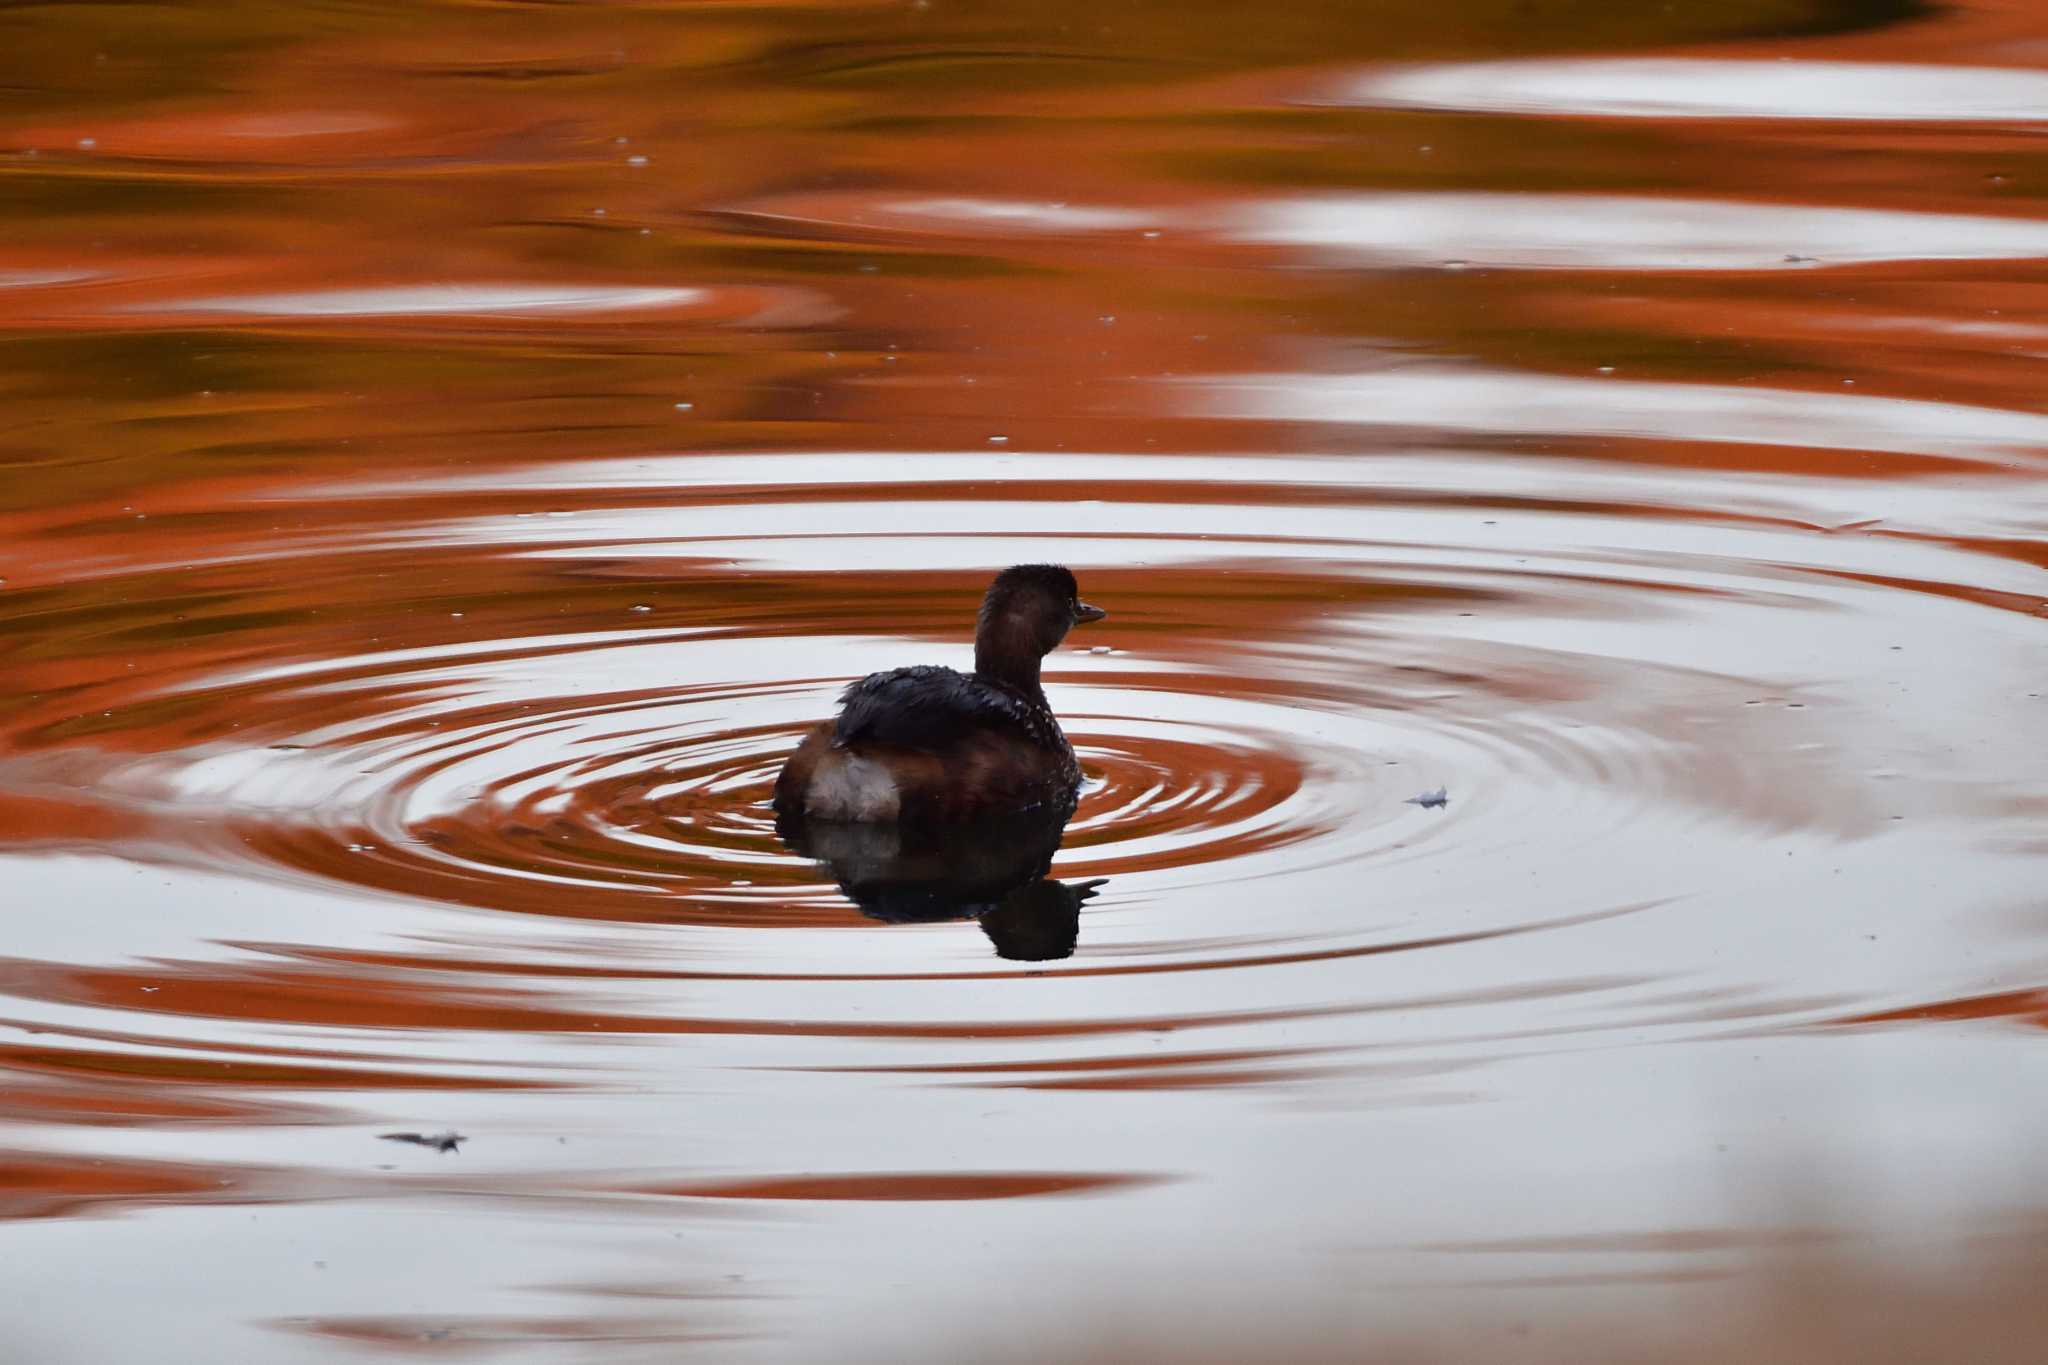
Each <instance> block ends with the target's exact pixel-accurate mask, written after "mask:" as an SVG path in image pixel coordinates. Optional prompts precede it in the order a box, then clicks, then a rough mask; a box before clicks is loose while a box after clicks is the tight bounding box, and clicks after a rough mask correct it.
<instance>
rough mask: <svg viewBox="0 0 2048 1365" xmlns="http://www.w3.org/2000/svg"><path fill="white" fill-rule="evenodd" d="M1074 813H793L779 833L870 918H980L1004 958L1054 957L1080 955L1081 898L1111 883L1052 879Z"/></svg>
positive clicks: (1064, 808)
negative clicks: (909, 817)
mask: <svg viewBox="0 0 2048 1365" xmlns="http://www.w3.org/2000/svg"><path fill="white" fill-rule="evenodd" d="M1073 813H1074V806H1073V803H1072V802H1067V803H1065V804H1063V805H1055V806H1050V807H1046V808H1042V809H1039V810H1030V811H1024V812H1021V813H1019V814H1016V815H1010V816H1004V817H1002V818H1001V819H996V820H986V821H980V822H977V823H975V824H971V825H952V826H947V827H944V828H927V827H919V826H915V825H876V824H853V823H846V822H840V821H833V820H805V819H803V818H802V817H800V816H786V817H784V818H783V819H781V820H778V821H777V822H776V826H775V832H776V833H777V834H779V835H781V836H782V841H783V842H784V843H786V844H788V845H789V847H790V848H791V849H792V850H793V851H794V852H797V853H800V854H802V855H803V856H804V857H806V858H814V859H816V860H817V862H818V866H819V868H820V870H822V871H823V872H824V873H825V874H826V875H827V876H829V877H831V878H832V880H833V881H835V882H837V883H839V890H840V891H841V893H842V894H844V895H845V896H846V898H847V899H848V900H850V901H852V902H853V903H854V904H855V905H857V906H859V907H860V911H861V913H862V914H864V915H866V916H868V917H869V918H870V919H877V920H881V921H882V922H883V923H885V924H926V923H931V922H933V921H936V920H948V919H978V920H980V921H981V928H982V932H984V933H986V934H987V935H988V938H989V942H990V943H992V944H994V945H995V950H996V954H997V955H998V956H1000V957H1005V958H1009V959H1011V960H1012V961H1017V962H1049V961H1052V960H1054V959H1057V958H1063V957H1072V956H1073V953H1074V944H1075V941H1076V940H1077V939H1078V937H1079V936H1080V922H1081V904H1082V902H1083V901H1086V900H1087V899H1088V898H1089V897H1091V896H1093V895H1094V894H1095V890H1096V888H1097V887H1099V886H1101V885H1102V883H1103V881H1104V880H1105V879H1104V878H1100V877H1098V878H1095V879H1094V880H1092V881H1085V882H1060V881H1054V880H1052V879H1051V878H1048V877H1047V876H1046V875H1045V874H1046V872H1047V870H1048V869H1050V868H1051V866H1052V859H1053V855H1054V854H1055V853H1057V852H1059V847H1060V836H1061V835H1062V834H1063V833H1065V831H1066V827H1067V821H1068V819H1069V818H1071V817H1072V815H1073Z"/></svg>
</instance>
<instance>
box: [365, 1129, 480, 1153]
mask: <svg viewBox="0 0 2048 1365" xmlns="http://www.w3.org/2000/svg"><path fill="white" fill-rule="evenodd" d="M377 1136H378V1137H380V1138H382V1139H384V1140H385V1141H386V1142H410V1143H411V1144H412V1145H413V1146H415V1147H432V1148H433V1149H434V1150H435V1151H437V1152H452V1151H454V1150H455V1149H456V1148H458V1147H460V1146H461V1145H462V1144H463V1143H465V1142H467V1141H469V1139H468V1138H466V1137H464V1136H463V1135H462V1134H461V1133H457V1132H452V1131H451V1132H446V1133H379V1134H377Z"/></svg>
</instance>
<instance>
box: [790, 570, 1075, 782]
mask: <svg viewBox="0 0 2048 1365" xmlns="http://www.w3.org/2000/svg"><path fill="white" fill-rule="evenodd" d="M1107 614H1108V613H1106V612H1104V611H1103V610H1102V609H1101V608H1100V607H1092V606H1090V605H1088V604H1087V603H1086V602H1083V601H1082V600H1081V598H1080V596H1079V589H1078V588H1077V587H1076V586H1075V583H1074V575H1073V574H1071V573H1069V572H1068V571H1067V570H1065V569H1063V568H1061V567H1060V566H1059V565H1057V564H1019V565H1017V566H1016V567H1014V568H1009V569H1005V570H1003V571H1002V572H1001V573H999V574H997V575H996V579H995V582H993V583H991V584H989V588H988V594H987V596H985V597H983V598H982V599H981V615H980V616H979V617H978V618H977V619H976V621H975V626H974V672H972V673H959V672H956V671H954V670H953V669H950V668H939V667H935V666H933V665H930V664H920V665H918V666H917V667H915V668H896V669H891V670H890V671H888V672H886V673H871V674H869V675H868V676H867V677H865V678H862V679H861V680H860V681H859V682H857V683H854V684H853V685H852V686H850V687H848V688H847V689H846V691H845V692H844V693H843V694H841V696H840V699H839V702H840V706H839V718H838V719H837V720H833V721H825V722H823V723H821V724H819V725H818V726H816V727H815V728H813V729H812V731H811V732H810V734H808V735H806V736H805V737H804V742H803V743H802V744H801V745H799V746H798V747H797V751H796V752H795V753H794V754H792V755H790V758H789V762H788V763H786V764H784V765H783V768H782V775H781V776H780V777H778V778H776V780H775V809H776V810H777V811H779V812H781V813H783V814H784V815H793V816H809V817H813V818H816V819H822V820H866V821H876V820H903V821H924V820H941V821H944V820H970V819H974V818H976V817H978V816H983V815H995V814H999V813H1001V812H1005V811H1017V810H1025V809H1028V808H1030V807H1032V806H1036V805H1040V804H1042V803H1045V802H1050V801H1068V800H1071V799H1072V798H1073V795H1074V791H1075V789H1076V788H1077V787H1079V785H1080V782H1081V765H1080V764H1079V763H1078V762H1076V761H1075V759H1074V750H1073V747H1072V746H1071V745H1069V744H1068V743H1067V737H1066V735H1065V734H1064V733H1063V732H1062V731H1061V730H1060V723H1059V721H1058V720H1057V719H1055V718H1054V716H1053V713H1052V708H1051V707H1050V706H1048V705H1047V704H1046V701H1045V691H1044V689H1043V688H1041V687H1040V686H1039V683H1038V665H1039V660H1041V659H1043V658H1044V657H1045V656H1046V654H1047V653H1049V652H1050V651H1051V650H1053V649H1054V648H1055V647H1057V646H1058V645H1059V642H1060V641H1061V640H1063V639H1065V638H1066V635H1067V631H1068V630H1069V629H1070V628H1071V627H1073V626H1077V625H1085V624H1086V623H1088V622H1090V621H1100V620H1101V619H1102V618H1103V617H1104V616H1105V615H1107Z"/></svg>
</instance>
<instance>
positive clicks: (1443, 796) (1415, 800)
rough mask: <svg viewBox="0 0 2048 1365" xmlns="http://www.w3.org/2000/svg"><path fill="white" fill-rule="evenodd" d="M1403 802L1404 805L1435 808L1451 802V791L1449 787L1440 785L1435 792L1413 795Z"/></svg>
mask: <svg viewBox="0 0 2048 1365" xmlns="http://www.w3.org/2000/svg"><path fill="white" fill-rule="evenodd" d="M1401 804H1402V805H1404V806H1420V807H1422V808H1423V809H1424V810H1435V809H1437V808H1439V807H1443V806H1448V805H1450V804H1451V791H1450V788H1448V787H1438V788H1437V789H1436V790H1435V791H1433V792H1424V793H1422V795H1420V796H1411V797H1409V798H1408V799H1407V800H1406V801H1404V802H1402V803H1401Z"/></svg>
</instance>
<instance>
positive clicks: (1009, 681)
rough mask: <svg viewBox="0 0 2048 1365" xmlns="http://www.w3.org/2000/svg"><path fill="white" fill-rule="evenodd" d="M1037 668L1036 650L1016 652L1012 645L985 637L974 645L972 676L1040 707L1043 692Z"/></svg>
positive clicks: (999, 637)
mask: <svg viewBox="0 0 2048 1365" xmlns="http://www.w3.org/2000/svg"><path fill="white" fill-rule="evenodd" d="M1038 664H1039V655H1038V652H1037V651H1036V650H1032V649H1029V648H1026V649H1018V648H1016V646H1015V642H1013V641H1010V640H1006V639H1004V638H1003V637H1001V636H1000V635H998V636H994V637H993V638H991V637H988V636H984V637H982V638H979V639H977V640H975V642H974V676H976V677H977V678H981V679H983V680H984V681H987V682H993V683H1001V684H1002V685H1003V686H1005V687H1007V688H1010V689H1011V690H1012V691H1016V692H1021V693H1023V694H1024V695H1025V696H1027V697H1029V698H1031V699H1032V700H1034V701H1036V702H1038V703H1039V704H1040V705H1043V704H1044V703H1045V689H1044V688H1043V687H1042V686H1041V685H1040V684H1039V681H1038Z"/></svg>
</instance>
